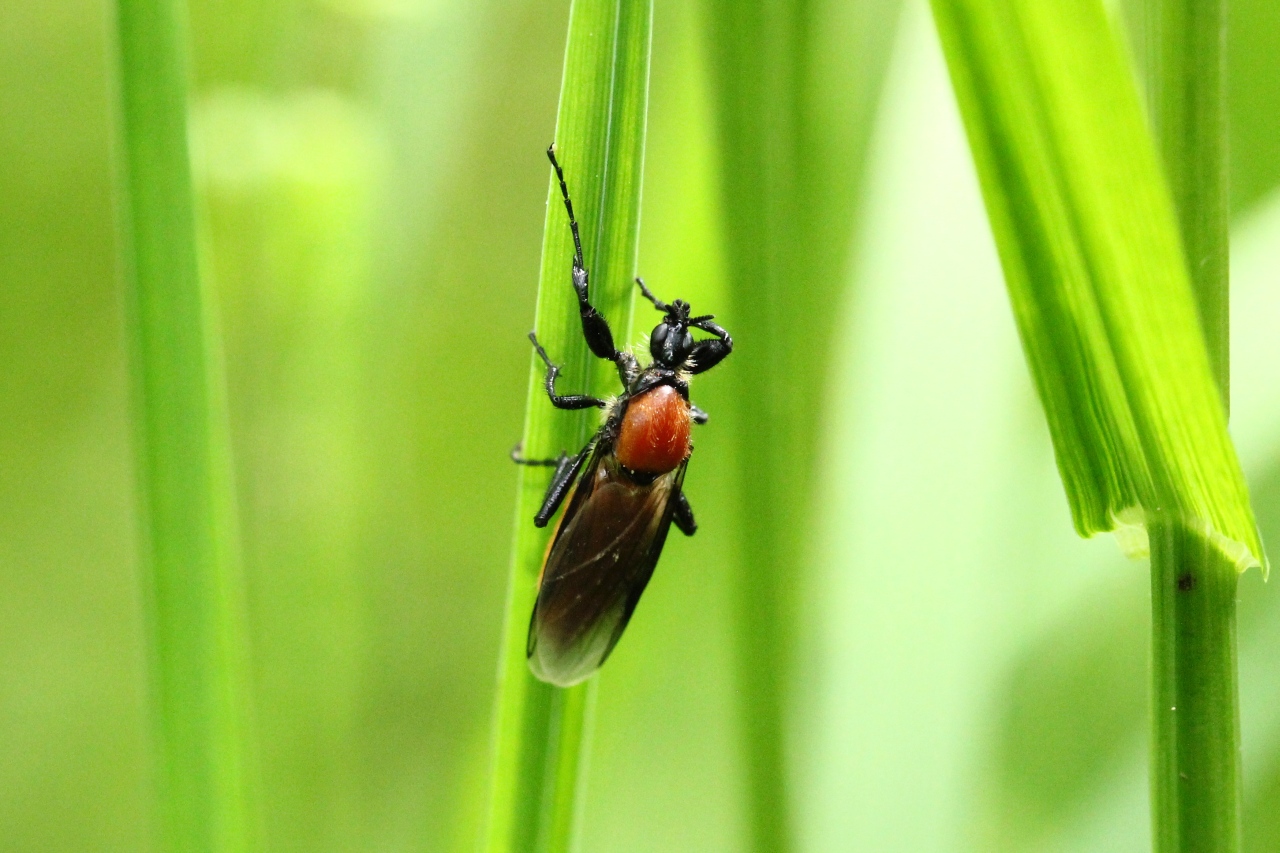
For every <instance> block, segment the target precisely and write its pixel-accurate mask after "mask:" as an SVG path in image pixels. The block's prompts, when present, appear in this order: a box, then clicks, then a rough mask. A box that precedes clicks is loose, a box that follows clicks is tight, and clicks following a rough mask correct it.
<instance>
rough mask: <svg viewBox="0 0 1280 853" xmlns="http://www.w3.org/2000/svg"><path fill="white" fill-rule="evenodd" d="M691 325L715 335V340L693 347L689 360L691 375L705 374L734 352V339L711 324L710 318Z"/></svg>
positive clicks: (699, 342)
mask: <svg viewBox="0 0 1280 853" xmlns="http://www.w3.org/2000/svg"><path fill="white" fill-rule="evenodd" d="M689 325H690V326H693V327H695V328H698V329H702V330H703V331H704V332H710V333H711V334H713V335H715V337H714V338H711V339H709V340H705V341H698V342H697V343H696V344H694V345H693V350H692V351H691V352H690V353H689V359H688V360H689V363H690V364H691V367H690V368H689V372H690V373H705V372H706V371H708V370H710V369H711V368H713V367H715V366H716V365H717V364H719V363H720V362H722V361H724V359H725V356H727V355H728V354H729V353H731V352H733V338H731V337H729V333H728V332H726V331H725V330H724V329H722V328H721V327H720V326H719V325H717V324H716V323H713V322H711V318H710V317H700V318H698V319H697V320H694V321H691V322H690V323H689Z"/></svg>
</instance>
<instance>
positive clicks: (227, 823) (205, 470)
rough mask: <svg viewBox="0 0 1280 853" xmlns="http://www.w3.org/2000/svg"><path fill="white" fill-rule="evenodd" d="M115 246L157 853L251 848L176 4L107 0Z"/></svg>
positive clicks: (241, 641) (224, 472) (232, 597)
mask: <svg viewBox="0 0 1280 853" xmlns="http://www.w3.org/2000/svg"><path fill="white" fill-rule="evenodd" d="M118 15H119V38H120V41H119V48H120V62H121V88H120V92H121V99H122V118H123V136H124V139H123V143H124V144H123V151H124V170H125V173H126V176H127V196H128V206H127V210H126V213H125V215H124V217H123V218H124V220H125V223H126V227H125V231H126V240H125V241H124V242H125V255H126V257H127V263H128V264H129V275H128V276H127V277H126V278H127V281H128V284H127V288H126V289H127V302H128V309H129V312H130V323H131V328H130V346H131V350H132V355H133V374H134V387H135V411H136V417H135V421H136V429H137V454H138V490H139V496H140V511H141V518H142V525H143V544H142V548H141V559H142V562H143V566H144V568H143V580H144V587H145V589H144V596H145V598H146V601H147V615H148V620H149V624H148V629H149V635H148V641H149V653H150V663H151V676H152V697H153V704H154V719H155V726H156V738H157V749H158V753H159V755H158V764H159V768H158V771H157V780H156V781H157V784H158V787H159V799H160V812H161V829H162V838H163V842H162V843H163V849H166V850H171V851H184V852H185V851H239V850H247V849H249V848H250V846H251V837H252V834H253V833H252V825H253V821H252V814H253V809H252V803H251V800H252V798H251V792H250V790H249V786H248V784H247V782H246V779H247V778H248V774H247V773H246V767H245V755H246V753H247V749H246V748H245V743H246V734H245V732H246V719H247V718H246V710H245V696H246V692H247V691H246V684H247V680H248V676H247V672H246V668H245V661H244V656H245V638H244V625H243V621H242V620H243V613H242V609H241V606H240V605H241V587H240V578H239V575H238V564H237V560H236V555H237V549H236V536H235V528H236V525H235V520H234V516H235V513H234V499H233V495H232V488H231V477H230V470H231V468H230V453H229V449H228V435H227V432H226V411H225V401H224V399H223V388H222V376H221V373H220V370H219V364H218V359H217V357H216V355H215V353H216V346H215V340H216V335H215V334H214V331H213V329H214V325H215V324H214V323H213V319H212V308H211V299H210V295H209V293H208V292H207V290H206V288H205V287H204V286H203V283H202V281H201V276H200V271H199V265H198V263H197V251H196V234H195V214H194V208H193V202H192V191H191V177H190V172H189V166H188V158H187V111H186V83H187V76H186V64H185V54H184V41H183V39H184V27H183V24H184V22H183V20H182V18H181V16H180V5H179V4H177V3H174V2H171V0H119V3H118Z"/></svg>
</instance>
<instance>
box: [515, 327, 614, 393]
mask: <svg viewBox="0 0 1280 853" xmlns="http://www.w3.org/2000/svg"><path fill="white" fill-rule="evenodd" d="M529 340H531V341H533V348H534V349H535V350H536V351H537V353H538V356H539V357H540V358H541V359H542V363H543V364H545V365H546V366H547V378H546V380H545V381H544V383H543V384H544V385H545V387H546V389H547V396H548V397H550V398H551V405H553V406H555V407H556V408H557V409H590V408H597V409H603V408H604V407H605V405H606V403H605V401H604V400H601V399H600V398H599V397H592V396H591V395H589V394H557V393H556V377H558V376H559V375H560V365H558V364H552V363H551V358H550V356H548V355H547V351H546V350H545V349H543V348H542V344H540V343H538V336H537V334H535V333H534V332H530V333H529Z"/></svg>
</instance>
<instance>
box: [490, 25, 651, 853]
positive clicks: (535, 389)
mask: <svg viewBox="0 0 1280 853" xmlns="http://www.w3.org/2000/svg"><path fill="white" fill-rule="evenodd" d="M652 16H653V8H652V3H651V2H650V1H649V0H574V3H573V6H572V8H571V10H570V13H569V35H568V42H567V44H566V48H565V65H564V81H563V83H562V87H561V93H560V108H559V114H558V116H557V122H556V139H555V143H556V151H557V154H558V156H559V158H560V162H561V164H562V165H563V166H564V169H565V175H566V178H567V179H568V182H569V189H570V192H571V193H572V195H573V200H574V212H575V213H576V215H577V216H578V221H579V223H580V224H581V228H582V241H583V251H584V253H585V257H586V264H587V269H588V270H589V271H590V273H591V300H592V303H593V304H594V305H595V306H596V308H597V309H598V310H599V311H600V312H601V313H602V314H604V316H605V317H606V318H607V319H608V320H609V322H610V324H611V325H612V327H613V329H614V337H615V341H616V342H617V343H618V344H620V345H621V344H622V343H624V342H625V340H626V334H627V331H628V330H629V329H630V327H631V314H632V306H633V299H634V292H635V289H636V288H635V285H634V283H633V282H632V278H633V277H634V275H635V270H636V255H637V252H638V248H639V239H638V238H639V233H640V192H641V185H642V178H643V162H644V159H643V155H644V138H645V122H646V118H647V110H648V97H649V54H650V39H651V31H652ZM543 144H544V143H541V142H539V141H537V140H531V141H530V151H531V153H532V152H540V150H541V147H542V145H543ZM539 156H540V155H539ZM543 162H545V161H543ZM548 168H549V167H548ZM572 258H573V244H572V241H571V239H570V236H569V227H568V221H567V219H566V216H565V211H564V206H563V205H562V203H561V201H560V193H559V189H558V187H557V185H556V184H555V182H554V180H553V181H552V183H551V186H550V188H549V191H548V205H547V222H546V232H545V236H544V240H543V251H542V271H541V275H540V278H539V284H538V308H537V317H536V320H535V328H536V330H537V332H538V338H539V340H540V341H541V342H542V344H543V345H544V346H545V347H546V348H547V352H548V353H549V354H550V355H551V357H552V358H553V359H554V360H555V361H556V362H557V363H560V364H563V365H564V366H565V370H564V373H563V374H562V382H563V383H564V387H566V388H573V389H574V390H575V392H581V391H586V392H588V393H595V394H600V395H605V394H610V393H616V391H617V381H618V378H617V372H616V370H615V369H614V367H613V365H612V364H611V363H608V364H606V363H603V362H599V360H598V359H594V358H593V357H592V356H591V355H590V353H589V351H588V349H587V346H586V342H585V340H584V339H583V336H582V325H581V321H580V319H579V317H578V310H577V301H576V299H575V298H574V295H573V288H572V286H571V285H570V278H569V271H570V267H571V262H572ZM543 371H544V369H543V367H542V364H541V362H540V361H538V360H537V359H536V357H533V356H532V355H531V366H530V372H529V396H528V408H527V410H526V416H525V432H524V441H523V446H524V451H525V453H526V455H528V456H530V457H551V456H555V455H556V454H558V453H560V452H561V451H562V450H564V451H568V452H571V453H572V452H576V451H577V450H578V449H579V448H581V447H582V446H583V445H584V444H585V443H586V441H587V439H588V438H589V437H590V435H591V434H592V432H593V431H594V430H595V428H596V427H597V426H598V418H599V413H598V412H595V411H591V412H581V413H578V412H575V413H570V412H562V411H559V410H556V409H554V408H552V406H551V404H550V403H549V402H548V401H547V398H546V393H545V391H544V390H543V387H542V377H543ZM519 476H520V487H519V497H518V500H517V506H516V527H515V540H514V541H515V544H514V547H513V554H512V562H511V576H510V581H509V586H508V594H507V610H506V617H505V627H504V636H503V644H502V652H501V662H500V672H499V679H500V683H499V694H498V707H497V711H496V721H495V731H494V756H493V760H494V764H493V776H492V788H491V791H490V802H489V814H488V825H487V829H486V837H485V841H484V845H485V846H484V849H485V850H487V851H490V853H498V851H533V850H537V851H563V850H568V849H569V848H570V846H571V844H572V838H573V833H574V828H575V827H574V823H575V820H574V818H575V814H576V812H577V809H578V805H577V804H578V802H579V798H580V791H581V787H582V777H583V775H584V774H583V770H584V768H585V758H584V756H585V744H584V741H585V734H586V732H587V731H588V729H589V725H588V724H589V717H590V709H591V706H592V704H593V692H594V685H595V681H594V679H593V680H591V681H589V682H587V683H586V684H583V685H579V686H577V687H573V688H570V689H569V690H560V689H558V688H554V687H551V686H549V685H546V684H543V683H542V682H540V681H537V680H536V679H535V678H534V677H533V676H532V674H531V673H530V672H529V667H528V665H527V663H526V661H525V636H526V632H527V630H528V625H529V614H530V612H531V611H532V609H533V600H534V596H535V592H536V588H535V585H536V579H537V576H538V571H539V569H540V567H541V563H542V557H543V554H544V552H545V550H546V545H547V540H548V538H549V536H550V532H551V527H548V528H546V529H543V530H539V529H537V528H535V527H534V526H533V516H534V513H535V512H536V511H537V509H538V507H539V505H540V504H541V502H542V496H543V492H544V490H545V489H546V485H547V469H545V468H525V467H522V468H521V469H520V474H519Z"/></svg>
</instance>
